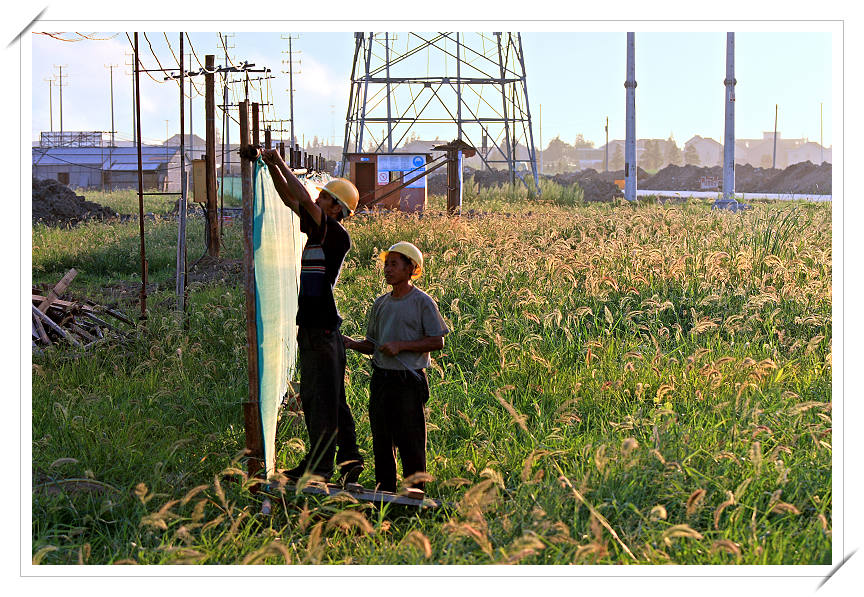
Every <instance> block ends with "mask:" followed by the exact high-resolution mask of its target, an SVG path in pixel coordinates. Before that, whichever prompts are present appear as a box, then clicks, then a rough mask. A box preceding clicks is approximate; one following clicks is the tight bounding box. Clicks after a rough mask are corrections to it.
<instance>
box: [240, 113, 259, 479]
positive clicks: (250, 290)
mask: <svg viewBox="0 0 864 597" xmlns="http://www.w3.org/2000/svg"><path fill="white" fill-rule="evenodd" d="M249 142H250V139H249V102H248V100H245V101H242V102H240V147H244V146H247V145H249ZM240 179H241V181H242V186H243V289H244V293H245V298H246V356H247V358H246V362H247V374H248V377H249V393H248V395H247V398H246V402H244V403H243V423H244V428H245V431H246V453H247V456H248V461H247V466H248V471H249V477H250V478H251V477H253V476H255V475H257V474H258V472H259V471H260V470H261V469H262V460H263V459H264V441H263V438H262V433H261V413H260V408H259V406H258V383H259V382H258V327H257V313H256V311H255V261H254V254H253V231H252V215H253V214H252V200H253V193H254V191H253V188H252V162H251V161H250V160H248V159H247V158H245V157H242V156H241V159H240ZM256 489H257V486H253V489H252V491H253V492H254V491H255V490H256Z"/></svg>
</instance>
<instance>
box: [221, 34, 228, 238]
mask: <svg viewBox="0 0 864 597" xmlns="http://www.w3.org/2000/svg"><path fill="white" fill-rule="evenodd" d="M222 45H223V47H224V49H225V68H228V44H227V43H225V41H224V39H223V42H222ZM227 135H228V76H227V75H226V76H225V77H224V78H223V79H222V157H221V161H222V169H221V170H220V173H219V238H220V239H221V238H222V235H223V234H224V232H225V231H224V230H223V229H222V224H223V222H224V219H225V155H226V152H225V148H226V143H227V142H226V137H227ZM227 147H229V148H230V145H227Z"/></svg>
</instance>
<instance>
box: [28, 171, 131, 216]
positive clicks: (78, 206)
mask: <svg viewBox="0 0 864 597" xmlns="http://www.w3.org/2000/svg"><path fill="white" fill-rule="evenodd" d="M118 215H119V214H117V212H115V211H114V210H113V209H110V208H107V207H105V206H103V205H99V204H98V203H93V202H92V201H86V200H85V199H84V197H83V196H81V195H76V194H75V192H74V191H72V189H70V188H69V187H67V186H66V185H64V184H63V183H61V182H58V181H56V180H52V179H45V180H41V179H38V178H34V179H33V220H34V221H38V222H43V223H45V224H47V225H48V226H74V225H75V224H78V223H80V222H85V221H87V220H104V219H106V218H116V217H117V216H118Z"/></svg>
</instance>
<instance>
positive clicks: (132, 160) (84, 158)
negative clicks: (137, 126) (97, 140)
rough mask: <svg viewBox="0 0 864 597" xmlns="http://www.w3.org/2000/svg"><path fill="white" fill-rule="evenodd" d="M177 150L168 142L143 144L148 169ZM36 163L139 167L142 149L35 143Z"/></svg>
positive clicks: (143, 158)
mask: <svg viewBox="0 0 864 597" xmlns="http://www.w3.org/2000/svg"><path fill="white" fill-rule="evenodd" d="M176 153H177V150H176V149H174V148H170V147H169V148H168V155H167V156H166V154H165V146H164V145H155V146H154V145H144V146H142V147H141V164H142V169H143V170H145V171H149V170H156V169H158V168H159V167H160V166H164V164H165V163H166V162H169V161H171V158H173V157H174V155H175V154H176ZM33 165H34V166H81V167H84V168H95V169H99V170H114V171H124V172H125V171H130V170H131V171H137V170H138V149H137V148H136V147H111V148H108V147H52V148H43V147H34V148H33Z"/></svg>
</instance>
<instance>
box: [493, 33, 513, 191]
mask: <svg viewBox="0 0 864 597" xmlns="http://www.w3.org/2000/svg"><path fill="white" fill-rule="evenodd" d="M495 37H496V39H497V40H498V68H499V72H500V73H501V99H502V103H503V107H504V140H505V141H506V142H507V145H506V147H507V156H506V157H507V168H508V169H509V170H510V173H509V174H510V184H511V185H512V184H513V183H514V182H515V180H514V174H515V173H514V172H513V162H512V160H511V159H510V157H511V153H512V150H511V147H510V121H509V120H507V88H506V87H505V83H504V58H503V57H502V55H501V32H500V31H498V32H495Z"/></svg>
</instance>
